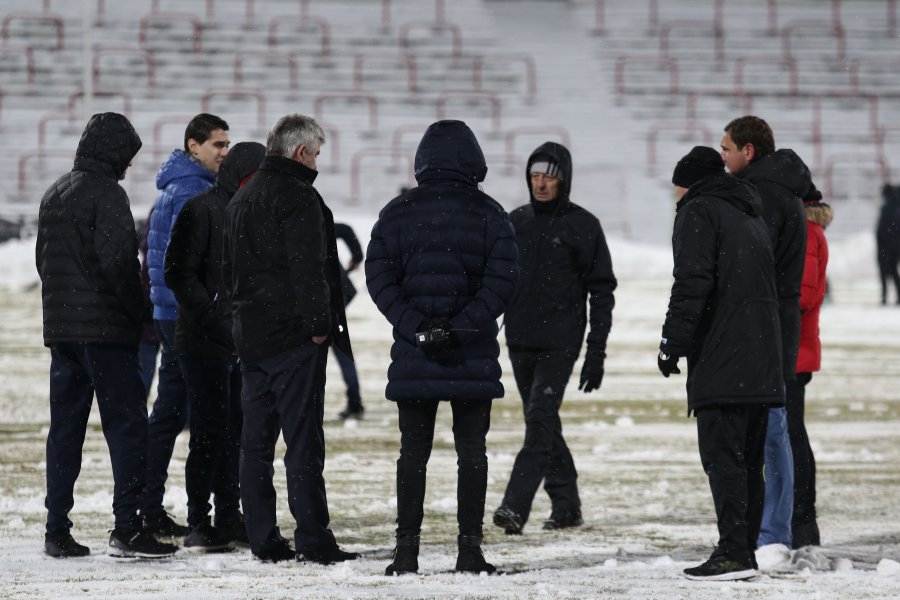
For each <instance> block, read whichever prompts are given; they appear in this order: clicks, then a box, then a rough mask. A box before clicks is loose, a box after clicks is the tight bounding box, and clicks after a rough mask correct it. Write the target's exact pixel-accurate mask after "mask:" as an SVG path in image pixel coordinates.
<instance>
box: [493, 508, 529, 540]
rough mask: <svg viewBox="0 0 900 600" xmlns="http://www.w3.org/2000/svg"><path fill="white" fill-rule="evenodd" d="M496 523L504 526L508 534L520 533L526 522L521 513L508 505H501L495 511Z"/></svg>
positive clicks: (498, 525)
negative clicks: (523, 520)
mask: <svg viewBox="0 0 900 600" xmlns="http://www.w3.org/2000/svg"><path fill="white" fill-rule="evenodd" d="M494 525H496V526H497V527H502V528H503V530H504V531H505V532H506V535H520V534H521V533H522V527H523V526H524V523H522V517H521V515H519V513H517V512H516V511H514V510H513V509H511V508H509V507H508V506H501V507H500V508H498V509H497V510H495V511H494Z"/></svg>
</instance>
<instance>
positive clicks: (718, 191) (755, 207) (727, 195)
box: [676, 173, 762, 217]
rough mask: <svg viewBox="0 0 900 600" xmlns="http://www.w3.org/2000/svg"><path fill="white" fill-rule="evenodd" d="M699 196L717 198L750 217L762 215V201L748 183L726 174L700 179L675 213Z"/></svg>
mask: <svg viewBox="0 0 900 600" xmlns="http://www.w3.org/2000/svg"><path fill="white" fill-rule="evenodd" d="M701 196H705V197H713V198H719V199H721V200H723V201H725V202H728V203H729V204H731V205H732V206H734V207H735V208H737V209H738V210H740V211H741V212H743V213H746V214H748V215H750V216H754V217H756V216H761V215H762V200H761V199H760V197H759V193H758V192H757V191H756V188H754V187H753V186H752V185H751V184H750V183H748V182H747V181H744V180H743V179H739V178H737V177H735V176H733V175H729V174H728V173H722V174H721V175H713V176H711V177H705V178H704V179H701V180H700V181H698V182H697V183H695V184H694V185H692V186H691V187H690V188H688V191H687V193H686V194H685V195H684V198H682V199H681V202H679V203H678V205H677V207H676V212H677V211H679V210H681V209H683V208H684V207H685V206H687V205H688V204H690V202H691V201H692V200H693V199H694V198H700V197H701Z"/></svg>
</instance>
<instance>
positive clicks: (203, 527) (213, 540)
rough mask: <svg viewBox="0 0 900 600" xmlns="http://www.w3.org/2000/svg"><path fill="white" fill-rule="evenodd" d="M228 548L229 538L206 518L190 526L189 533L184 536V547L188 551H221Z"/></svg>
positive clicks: (229, 545)
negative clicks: (194, 525)
mask: <svg viewBox="0 0 900 600" xmlns="http://www.w3.org/2000/svg"><path fill="white" fill-rule="evenodd" d="M230 548H231V539H230V538H229V537H228V536H227V535H226V534H225V533H224V532H223V531H220V530H219V529H216V528H215V527H213V526H212V525H211V524H210V522H209V519H208V518H207V519H206V520H205V521H203V522H202V523H200V524H199V525H197V526H196V527H191V531H190V533H188V534H187V535H186V536H185V537H184V549H185V550H188V551H190V552H222V551H225V550H229V549H230Z"/></svg>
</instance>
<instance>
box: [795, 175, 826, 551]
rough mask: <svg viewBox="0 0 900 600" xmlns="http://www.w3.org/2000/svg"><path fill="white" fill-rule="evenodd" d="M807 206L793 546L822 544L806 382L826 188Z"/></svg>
mask: <svg viewBox="0 0 900 600" xmlns="http://www.w3.org/2000/svg"><path fill="white" fill-rule="evenodd" d="M803 205H804V208H805V209H806V227H807V234H808V235H807V237H806V265H805V266H804V268H803V286H802V287H801V288H800V312H801V317H800V351H799V352H798V354H797V378H796V379H795V380H794V381H789V382H787V417H788V433H789V434H790V436H791V451H792V452H793V456H794V514H793V516H792V518H791V532H792V535H793V547H794V548H802V547H803V546H818V545H819V544H820V540H819V526H818V524H817V522H816V460H815V457H814V456H813V451H812V448H811V447H810V444H809V436H808V435H807V433H806V424H805V422H804V410H805V409H804V407H805V396H806V385H807V384H808V383H809V382H810V381H811V380H812V374H813V373H814V372H815V371H818V370H819V368H820V367H821V362H822V344H821V341H820V340H819V309H820V308H821V307H822V302H823V301H824V299H825V284H826V280H825V269H826V268H827V266H828V241H827V240H826V239H825V228H826V227H828V225H830V224H831V219H832V217H833V211H832V209H831V206H829V205H828V204H826V203H824V202H822V193H821V192H820V191H819V190H817V189H816V187H815V186H812V187H811V188H810V190H809V192H807V194H806V195H805V196H804V197H803Z"/></svg>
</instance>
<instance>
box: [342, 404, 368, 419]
mask: <svg viewBox="0 0 900 600" xmlns="http://www.w3.org/2000/svg"><path fill="white" fill-rule="evenodd" d="M365 412H366V410H365V409H364V408H363V407H362V406H359V407H353V408H351V407H349V406H348V407H347V408H345V409H344V410H342V411H341V412H339V413H338V417H340V418H341V419H343V420H344V421H346V420H347V419H362V418H363V415H364V414H365Z"/></svg>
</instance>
